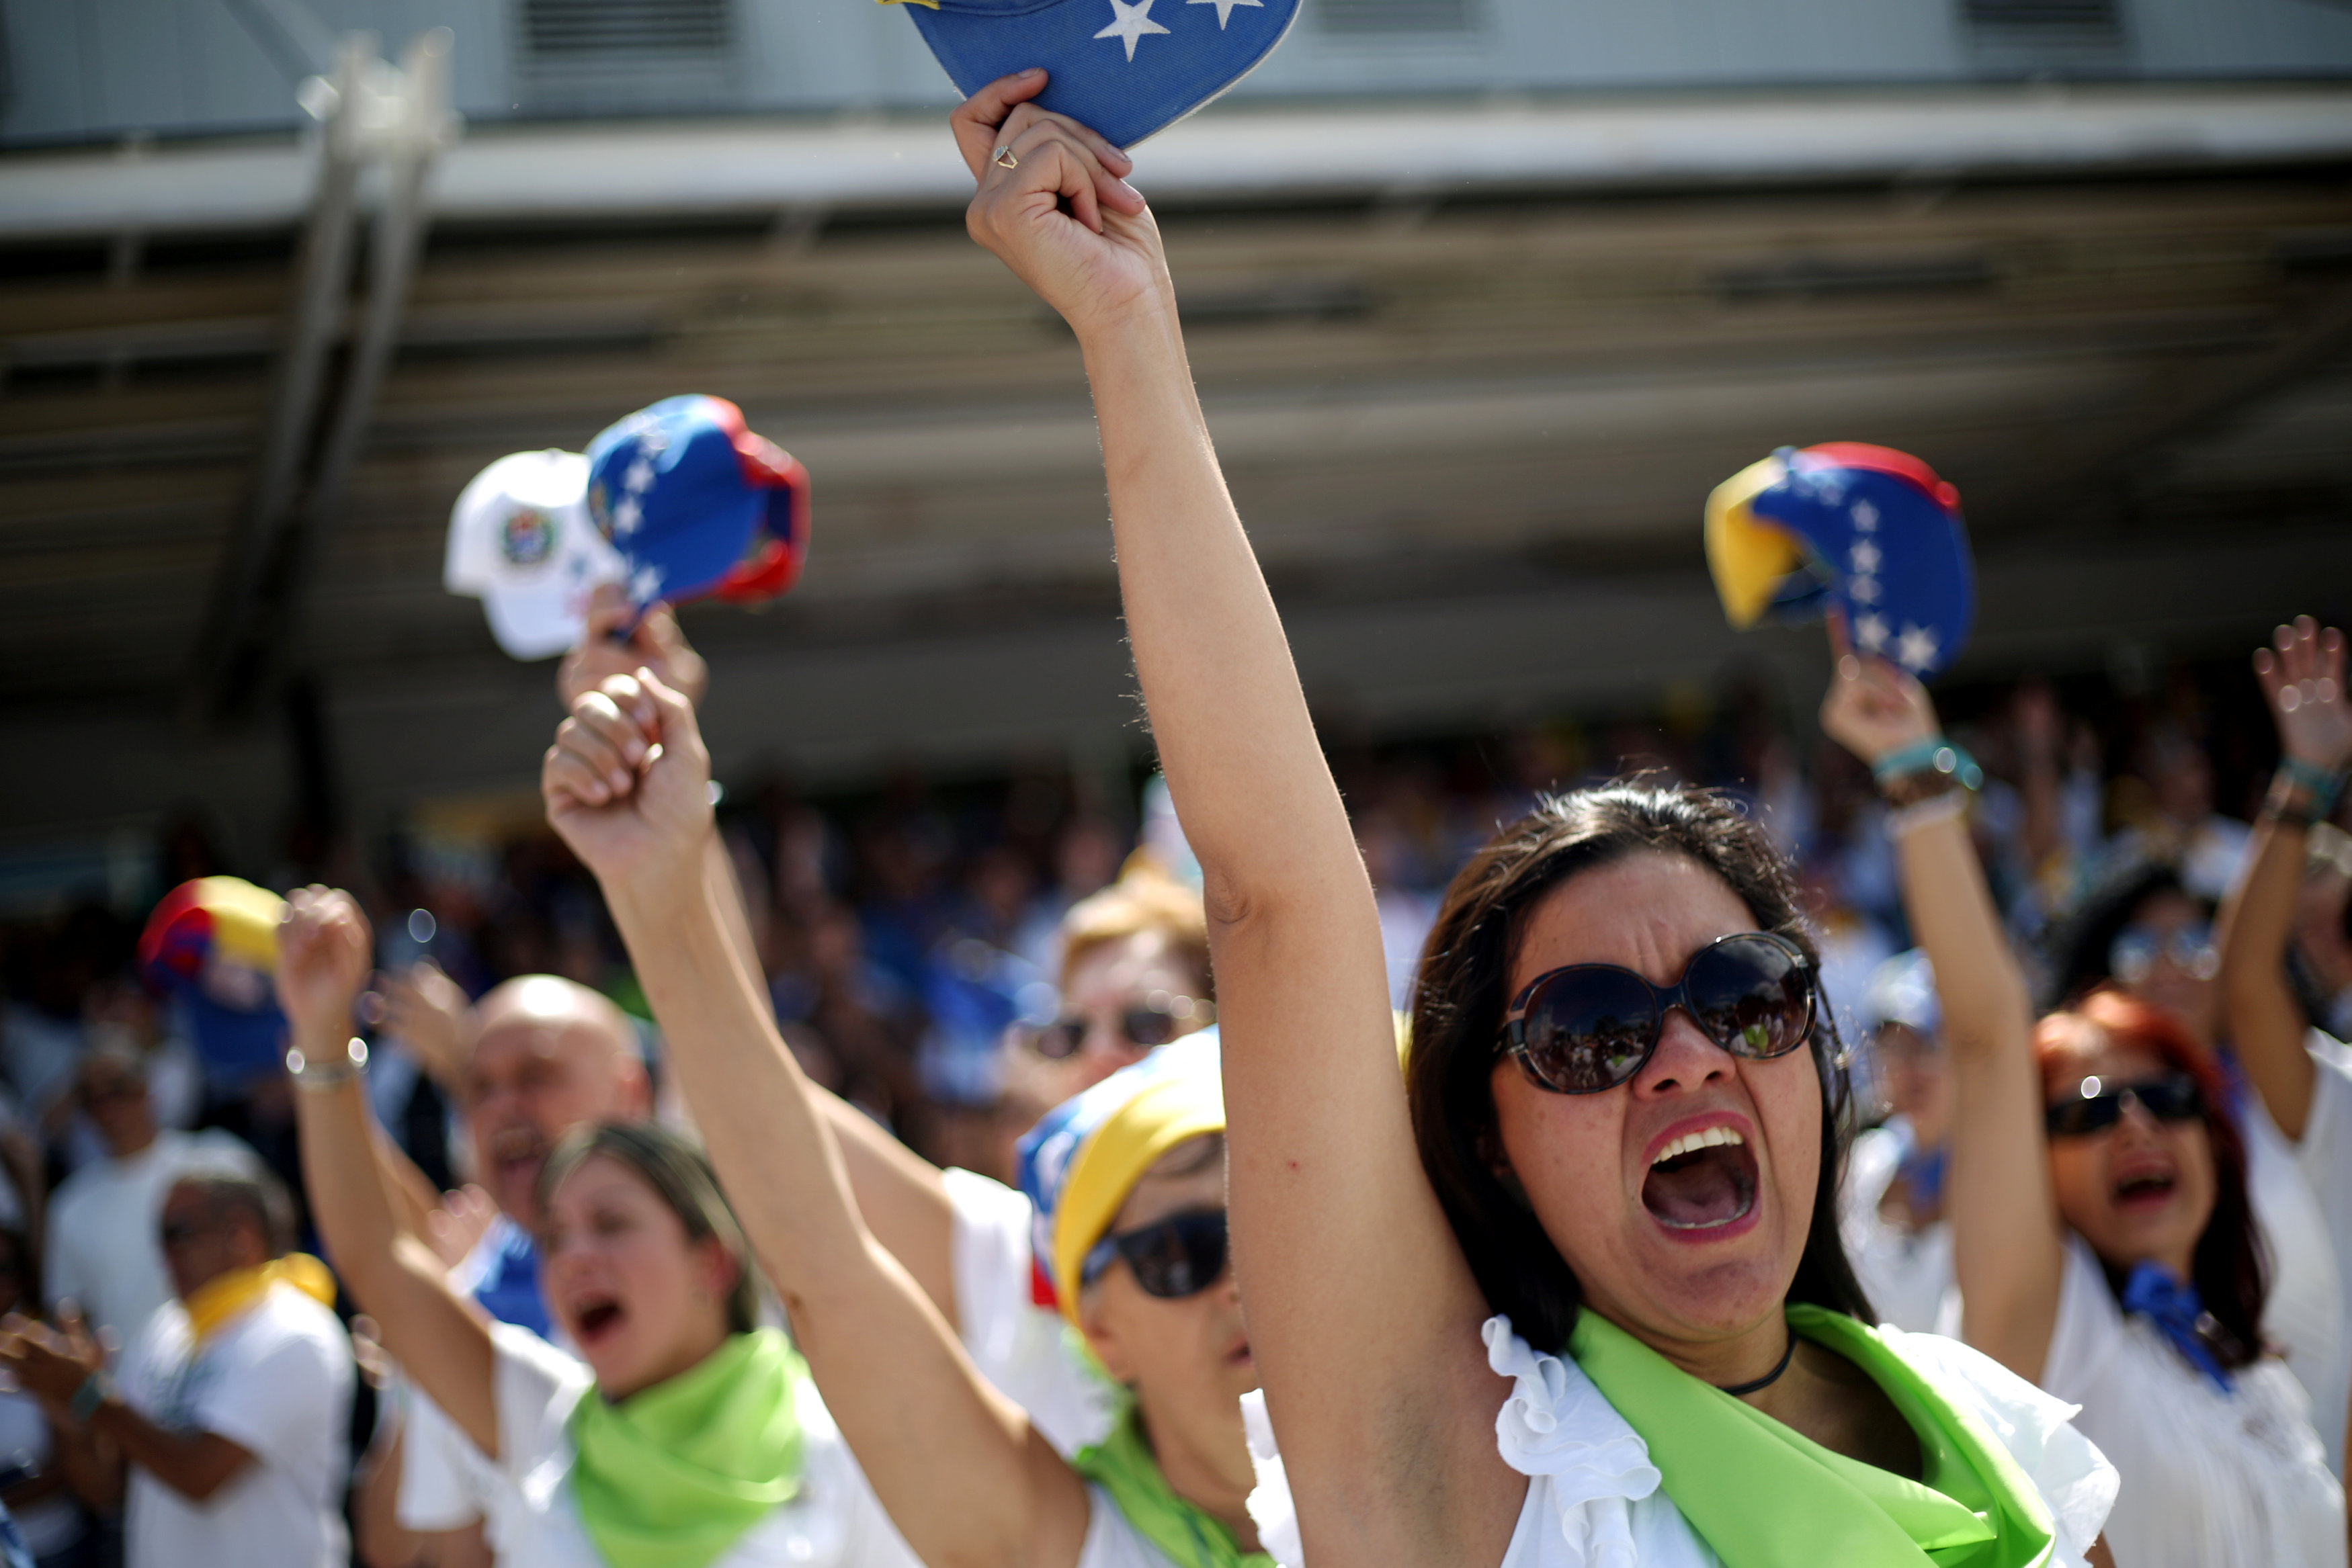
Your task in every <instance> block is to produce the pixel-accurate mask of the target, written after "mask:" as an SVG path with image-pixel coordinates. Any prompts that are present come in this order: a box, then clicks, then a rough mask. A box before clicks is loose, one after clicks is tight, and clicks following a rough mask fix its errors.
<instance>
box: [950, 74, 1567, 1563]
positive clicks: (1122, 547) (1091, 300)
mask: <svg viewBox="0 0 2352 1568" xmlns="http://www.w3.org/2000/svg"><path fill="white" fill-rule="evenodd" d="M1044 85H1045V77H1044V74H1043V73H1042V72H1030V73H1024V75H1023V76H1019V77H1013V78H1006V79H1005V80H1003V81H1000V82H997V83H995V84H993V85H992V86H991V87H988V88H985V89H982V90H981V91H980V92H979V93H977V94H975V95H974V96H973V97H972V99H971V100H970V101H969V102H967V103H966V104H965V105H964V106H963V107H962V108H961V110H958V111H957V112H956V115H955V120H954V123H955V128H956V136H957V140H958V141H959V142H960V144H961V148H962V151H963V153H964V156H965V161H966V162H968V163H969V164H970V165H971V170H972V172H973V174H974V175H975V176H976V177H977V178H978V179H979V181H980V192H979V194H978V195H977V196H976V197H975V198H974V200H973V202H972V204H971V212H970V214H969V216H968V226H969V227H970V229H971V233H972V235H973V237H974V238H976V239H978V240H979V241H980V242H981V243H982V244H983V245H985V246H988V247H989V248H990V249H991V250H992V251H994V252H995V253H996V254H997V255H998V256H1000V257H1002V258H1003V261H1004V262H1005V264H1006V265H1007V266H1008V267H1011V268H1012V269H1013V271H1014V272H1015V273H1016V274H1018V275H1019V276H1020V277H1022V279H1023V280H1024V282H1026V283H1028V284H1029V286H1030V287H1033V288H1034V289H1035V290H1036V291H1037V293H1038V294H1039V295H1040V296H1041V297H1042V298H1045V301H1046V302H1047V303H1048V304H1050V305H1052V306H1053V307H1054V308H1055V309H1057V310H1059V311H1060V312H1061V313H1062V315H1063V316H1064V317H1065V318H1066V319H1067V320H1068V321H1069V323H1070V326H1071V328H1072V329H1073V330H1075V331H1076V335H1077V339H1078V343H1079V347H1080V349H1081V350H1083V352H1084V355H1085V359H1086V367H1087V379H1088V381H1089V382H1091V383H1092V387H1093V391H1094V401H1095V413H1096V416H1097V422H1098V423H1099V427H1100V430H1101V435H1102V446H1103V466H1104V469H1105V472H1106V473H1107V475H1108V480H1109V491H1110V510H1111V526H1112V533H1113V536H1114V539H1115V542H1116V546H1117V550H1118V574H1119V587H1120V591H1121V593H1122V595H1123V598H1124V601H1125V604H1126V612H1127V625H1128V634H1129V641H1130V643H1131V644H1132V646H1133V649H1134V654H1135V664H1136V669H1137V672H1138V674H1139V675H1140V676H1141V679H1142V685H1143V695H1144V701H1145V705H1146V706H1147V707H1148V708H1149V710H1150V720H1151V727H1152V732H1153V735H1154V737H1155V738H1156V739H1157V741H1158V743H1159V747H1160V762H1161V766H1162V767H1163V768H1165V770H1166V772H1167V776H1168V783H1169V789H1170V791H1171V794H1172V796H1173V798H1174V800H1175V803H1176V811H1177V815H1178V817H1179V818H1180V819H1181V821H1182V822H1183V826H1184V834H1185V837H1186V839H1187V840H1188V841H1190V843H1191V844H1192V849H1193V852H1195V853H1196V854H1197V855H1198V856H1199V857H1200V861H1201V866H1202V873H1203V875H1204V878H1205V887H1204V893H1205V895H1206V900H1207V904H1208V912H1209V919H1210V930H1211V946H1212V951H1213V956H1214V962H1215V967H1216V973H1217V1006H1218V1019H1219V1022H1220V1025H1221V1027H1222V1030H1223V1037H1224V1078H1225V1096H1226V1104H1227V1113H1228V1115H1229V1117H1230V1132H1229V1136H1230V1148H1231V1159H1232V1166H1231V1176H1230V1184H1231V1195H1230V1200H1229V1201H1230V1206H1231V1212H1232V1216H1233V1227H1234V1257H1235V1265H1236V1269H1237V1273H1238V1278H1239V1279H1240V1281H1241V1283H1242V1289H1243V1292H1244V1301H1245V1306H1246V1311H1247V1313H1248V1317H1249V1332H1250V1341H1251V1347H1252V1350H1253V1352H1254V1353H1255V1356H1256V1358H1257V1362H1258V1365H1259V1367H1260V1369H1261V1373H1262V1375H1263V1376H1264V1379H1265V1389H1266V1399H1267V1405H1268V1408H1269V1411H1270V1413H1271V1415H1272V1416H1273V1418H1274V1422H1275V1425H1276V1428H1277V1430H1278V1431H1279V1433H1280V1436H1281V1440H1282V1447H1283V1455H1284V1459H1285V1462H1286V1467H1287V1469H1288V1471H1289V1475H1290V1478H1291V1485H1292V1489H1293V1493H1294V1496H1295V1497H1296V1499H1297V1503H1298V1506H1299V1510H1300V1517H1301V1521H1302V1524H1303V1526H1304V1529H1305V1534H1306V1539H1307V1545H1308V1550H1309V1552H1310V1554H1312V1555H1314V1556H1316V1557H1318V1559H1320V1560H1322V1561H1327V1562H1329V1561H1343V1560H1344V1561H1357V1562H1361V1561H1367V1560H1369V1559H1368V1557H1367V1555H1366V1554H1367V1553H1377V1554H1378V1555H1380V1556H1385V1557H1406V1556H1415V1555H1420V1556H1424V1557H1425V1556H1428V1555H1429V1554H1430V1553H1431V1552H1438V1553H1439V1554H1441V1555H1445V1556H1452V1557H1460V1556H1463V1554H1464V1550H1465V1547H1466V1548H1468V1549H1469V1551H1468V1556H1469V1557H1471V1558H1475V1556H1477V1555H1478V1550H1477V1548H1476V1547H1475V1545H1473V1544H1472V1542H1471V1541H1470V1540H1468V1539H1465V1536H1464V1535H1463V1533H1462V1528H1463V1526H1464V1525H1465V1521H1473V1520H1475V1521H1485V1523H1486V1525H1491V1524H1492V1523H1494V1522H1495V1521H1503V1522H1504V1523H1505V1524H1506V1525H1507V1521H1509V1520H1510V1519H1511V1518H1512V1517H1513V1515H1514V1513H1515V1512H1516V1507H1517V1495H1518V1490H1520V1489H1521V1488H1522V1487H1523V1482H1522V1481H1521V1480H1520V1478H1518V1477H1517V1476H1516V1475H1514V1474H1512V1473H1511V1472H1509V1471H1508V1470H1507V1469H1506V1468H1505V1467H1504V1466H1503V1464H1502V1462H1501V1460H1500V1458H1498V1457H1497V1456H1496V1448H1495V1440H1494V1432H1493V1422H1494V1416H1495V1411H1496V1406H1498V1405H1499V1404H1500V1402H1501V1396H1502V1392H1503V1385H1502V1384H1501V1383H1500V1381H1499V1380H1494V1379H1490V1377H1489V1376H1488V1375H1487V1374H1486V1364H1485V1356H1484V1353H1483V1350H1482V1348H1481V1345H1480V1342H1479V1338H1478V1333H1477V1328H1478V1324H1479V1322H1481V1320H1483V1319H1484V1318H1485V1317H1486V1303H1485V1301H1484V1300H1483V1299H1482V1297H1481V1295H1480V1293H1479V1291H1478V1289H1477V1286H1476V1283H1475V1281H1474V1280H1473V1279H1472V1277H1471V1274H1470V1270H1469V1268H1468V1265H1467V1264H1466V1263H1465V1261H1464V1260H1463V1257H1462V1254H1461V1250H1460V1249H1459V1247H1458V1246H1457V1245H1456V1243H1455V1241H1454V1237H1453V1234H1452V1232H1451V1230H1450V1229H1449V1228H1448V1227H1447V1225H1446V1222H1445V1218H1444V1212H1443V1211H1442V1210H1441V1209H1440V1207H1439V1206H1438V1203H1437V1199H1436V1197H1435V1195H1434V1193H1433V1191H1432V1190H1431V1188H1430V1186H1429V1183H1428V1180H1427V1178H1426V1177H1425V1176H1423V1172H1422V1167H1421V1162H1420V1158H1419V1156H1418V1155H1417V1153H1416V1151H1415V1148H1414V1145H1413V1140H1412V1131H1411V1127H1410V1125H1409V1124H1408V1121H1407V1117H1406V1111H1405V1095H1404V1087H1403V1083H1402V1079H1401V1076H1400V1074H1399V1072H1398V1071H1397V1061H1396V1047H1395V1040H1394V1035H1393V1026H1392V1024H1391V1017H1390V1013H1389V1008H1388V999H1387V982H1386V978H1385V974H1384V970H1383V967H1382V960H1381V934H1380V922H1379V916H1378V914H1377V912H1376V910H1375V907H1374V904H1373V902H1372V890H1371V885H1370V881H1369V880H1368V879H1367V877H1366V875H1365V873H1364V866H1363V862H1362V859H1361V857H1360V854H1359V853H1358V852H1357V849H1356V843H1355V839H1354V837H1353V835H1352V833H1351V832H1350V831H1349V824H1348V818H1347V813H1346V811H1345V810H1344V809H1343V808H1342V806H1341V804H1340V800H1339V789H1338V788H1337V787H1336V786H1335V785H1334V783H1333V782H1332V779H1331V773H1330V769H1329V768H1328V765H1327V764H1326V762H1325V760H1324V758H1323V753H1322V748H1321V747H1320V745H1319V743H1318V740H1317V738H1316V735H1315V727H1314V724H1313V721H1312V720H1311V719H1310V718H1309V716H1308V714H1307V703H1306V698H1305V696H1304V695H1303V693H1302V692H1301V690H1300V688H1299V682H1298V675H1297V671H1296V669H1295V668H1294V667H1293V666H1292V664H1291V657H1290V649H1289V645H1288V643H1286V640H1285V638H1284V635H1283V630H1282V622H1281V620H1280V618H1279V616H1278V615H1277V614H1276V611H1275V606H1274V601H1273V598H1272V596H1271V595H1270V594H1269V593H1268V592H1267V591H1266V586H1265V579H1264V578H1263V576H1262V575H1261V574H1260V573H1259V570H1258V565H1257V560H1256V558H1255V555H1254V554H1253V553H1252V552H1251V549H1250V543H1249V539H1248V537H1247V536H1246V535H1245V534H1244V531H1243V528H1242V524H1241V520H1240V518H1239V517H1237V516H1236V514H1235V512H1234V505H1233V501H1232V498H1231V497H1230V496H1229V495H1228V494H1227V493H1226V489H1225V483H1224V476H1223V474H1222V473H1221V472H1220V471H1219V469H1218V466H1217V460H1216V455H1215V452H1214V450H1213V447H1212V445H1211V443H1210V439H1209V433H1208V427H1207V424H1206V423H1205V422H1204V421H1203V419H1202V413H1201V406H1200V402H1199V401H1198V399H1197V398H1196V397H1195V395H1194V392H1193V387H1192V371H1191V369H1190V366H1189V365H1188V363H1187V361H1186V358H1185V351H1184V342H1183V337H1182V333H1181V329H1180V327H1179V323H1178V316H1177V308H1176V298H1175V292H1174V289H1173V287H1172V286H1171V283H1170V280H1169V277H1168V271H1167V267H1166V264H1165V262H1164V259H1163V257H1162V255H1161V251H1160V235H1159V230H1158V228H1157V225H1155V224H1154V223H1153V221H1152V218H1151V215H1150V212H1149V211H1147V210H1146V209H1145V207H1144V205H1143V203H1142V200H1141V198H1140V197H1139V196H1137V195H1135V193H1133V191H1131V190H1130V189H1129V188H1128V187H1127V186H1126V185H1125V184H1124V183H1121V182H1118V181H1117V180H1115V179H1109V178H1108V176H1109V175H1112V174H1116V173H1123V172H1125V170H1126V169H1127V167H1128V162H1127V160H1125V159H1124V158H1123V157H1118V156H1116V155H1111V154H1108V153H1107V152H1105V150H1104V149H1102V148H1101V146H1100V145H1099V143H1098V142H1097V141H1093V140H1091V139H1090V138H1089V137H1088V136H1087V134H1086V133H1084V132H1081V131H1076V129H1074V128H1072V127H1070V126H1069V125H1068V124H1067V122H1066V121H1060V120H1055V118H1054V117H1051V116H1048V115H1046V114H1045V113H1043V112H1042V111H1040V110H1037V109H1035V108H1034V106H1032V105H1030V104H1029V103H1027V102H1026V101H1024V100H1025V99H1029V98H1031V97H1032V96H1034V94H1035V93H1036V92H1037V91H1038V90H1039V89H1042V88H1043V87H1044ZM1065 203H1066V204H1067V205H1068V208H1069V210H1068V211H1064V210H1063V206H1064V204H1065ZM1502 1544H1503V1542H1502V1541H1501V1540H1500V1539H1499V1538H1498V1539H1497V1540H1496V1542H1495V1545H1496V1552H1495V1555H1499V1554H1500V1550H1501V1546H1502Z"/></svg>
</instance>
